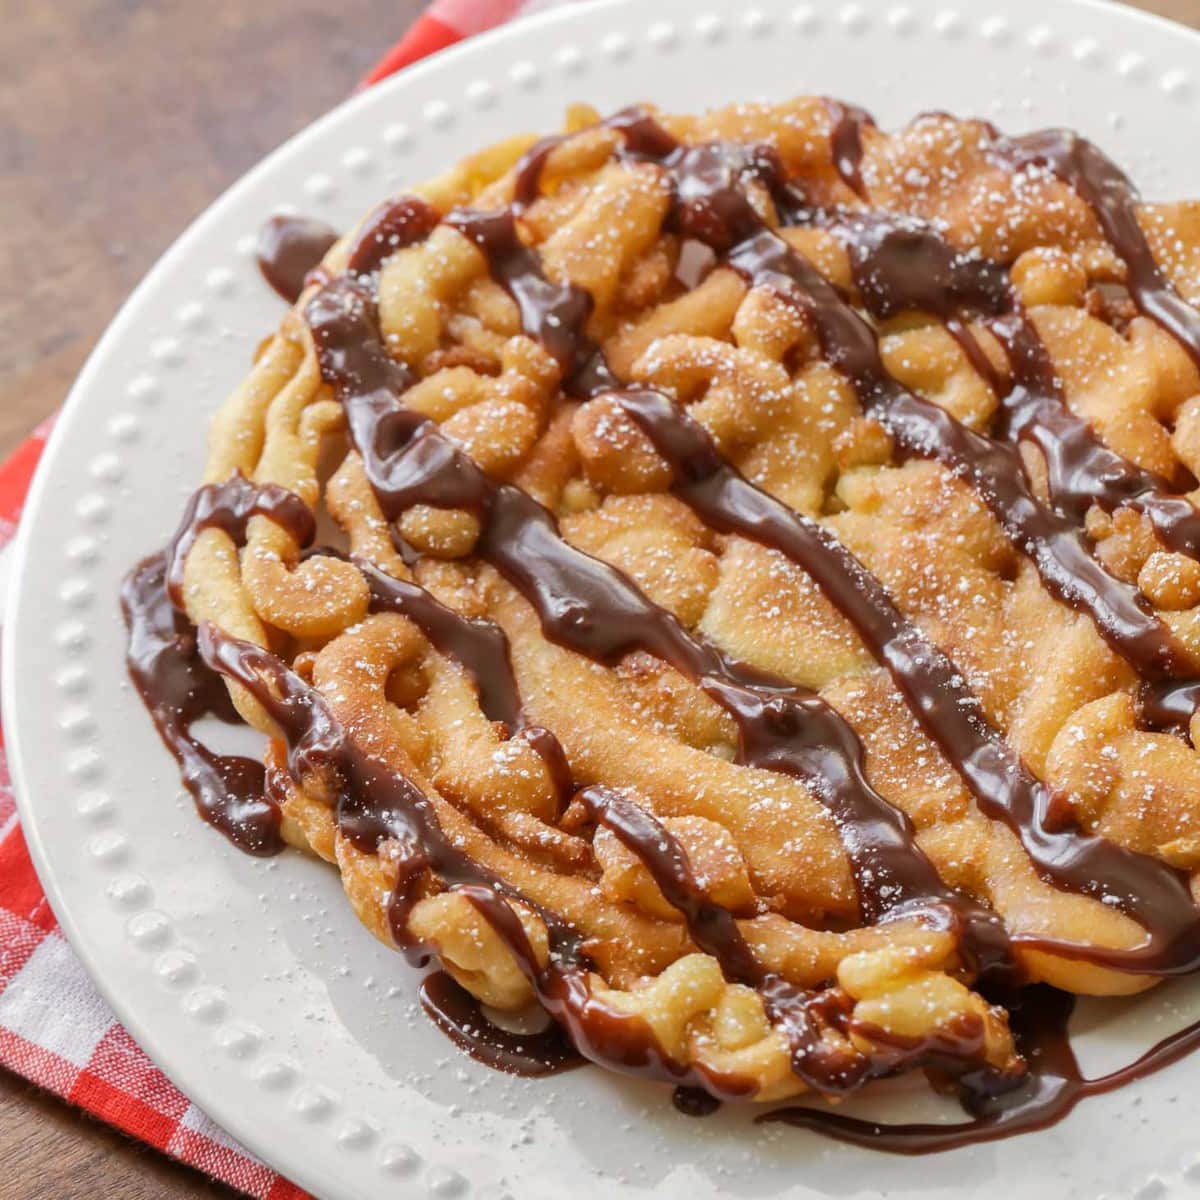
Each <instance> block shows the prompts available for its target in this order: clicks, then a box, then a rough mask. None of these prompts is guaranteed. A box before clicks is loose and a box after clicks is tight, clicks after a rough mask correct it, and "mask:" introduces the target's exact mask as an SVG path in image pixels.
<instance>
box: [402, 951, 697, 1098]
mask: <svg viewBox="0 0 1200 1200" xmlns="http://www.w3.org/2000/svg"><path fill="white" fill-rule="evenodd" d="M421 1007H422V1008H423V1009H424V1010H425V1012H426V1014H427V1015H428V1016H429V1018H430V1020H432V1021H433V1023H434V1024H435V1025H436V1026H437V1027H438V1028H439V1029H440V1030H441V1031H442V1032H443V1033H444V1034H445V1035H446V1036H447V1037H448V1038H449V1039H450V1040H451V1041H452V1042H453V1043H454V1044H455V1045H456V1046H458V1047H459V1048H460V1049H462V1050H465V1051H466V1052H467V1053H468V1054H469V1055H470V1056H471V1057H472V1058H473V1059H475V1061H476V1062H481V1063H483V1064H484V1065H485V1066H488V1067H493V1068H495V1069H496V1070H497V1071H504V1072H506V1073H507V1074H509V1075H524V1076H526V1077H530V1078H537V1079H540V1078H543V1077H544V1076H546V1075H557V1074H559V1073H560V1072H562V1071H569V1070H571V1069H572V1068H574V1067H581V1066H583V1064H584V1063H585V1062H586V1061H587V1060H586V1059H585V1058H584V1057H583V1055H581V1054H580V1053H579V1051H578V1050H576V1049H575V1047H574V1046H572V1045H571V1043H570V1041H568V1040H567V1035H566V1034H565V1033H563V1031H562V1027H561V1026H560V1025H555V1024H551V1025H549V1026H548V1027H547V1028H546V1029H545V1030H543V1031H541V1032H540V1033H513V1032H512V1031H511V1030H508V1029H504V1028H503V1027H502V1026H500V1025H497V1024H496V1022H495V1021H493V1020H492V1019H491V1018H490V1017H488V1016H487V1014H486V1013H485V1012H484V1011H483V1006H482V1005H481V1004H480V1003H479V1001H478V1000H476V999H475V997H474V996H472V995H471V993H470V992H468V991H467V990H466V988H464V987H460V986H459V985H458V984H457V983H455V982H454V980H453V979H452V978H451V977H450V976H449V975H448V974H446V972H445V971H436V972H434V974H432V975H429V976H427V977H426V978H425V979H423V980H422V981H421ZM700 1094H701V1095H703V1096H705V1097H707V1098H708V1099H709V1100H711V1101H712V1103H714V1104H718V1103H719V1101H716V1100H713V1098H712V1097H711V1096H708V1093H707V1092H701V1093H700Z"/></svg>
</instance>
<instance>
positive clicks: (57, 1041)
mask: <svg viewBox="0 0 1200 1200" xmlns="http://www.w3.org/2000/svg"><path fill="white" fill-rule="evenodd" d="M567 2H569V0H434V2H433V3H432V4H431V5H430V7H429V8H428V9H427V10H426V12H425V13H424V14H423V15H422V16H421V17H420V18H419V19H418V20H417V22H416V24H415V25H414V26H413V27H412V29H411V30H409V32H408V33H407V34H406V35H405V37H404V38H402V39H401V40H400V41H399V42H398V43H397V44H396V45H395V46H394V47H393V48H392V49H391V50H389V51H388V53H387V54H386V55H385V56H384V58H383V59H381V60H380V62H379V64H378V65H377V66H376V67H375V69H374V70H373V71H372V72H371V73H370V74H369V75H368V76H367V77H366V79H364V80H363V83H364V84H371V83H375V82H377V81H378V80H380V79H383V78H384V77H385V76H387V75H391V74H392V73H393V72H395V71H398V70H400V68H402V67H405V66H407V65H408V64H409V63H412V62H415V61H416V60H417V59H419V58H424V57H425V56H426V55H427V54H432V53H433V52H434V51H436V50H441V49H443V48H444V47H446V46H450V45H453V43H455V42H457V41H461V40H462V39H463V38H465V37H469V36H471V35H472V34H475V33H479V32H481V31H483V30H485V29H490V28H491V27H492V26H494V25H499V24H501V23H502V22H504V21H507V20H510V19H511V18H513V17H514V16H516V15H518V13H522V12H526V13H527V12H530V11H533V10H541V9H546V8H553V7H556V6H557V5H559V4H562V3H567ZM50 425H51V421H47V422H46V423H45V424H43V425H42V426H41V427H40V428H39V429H37V430H36V431H35V432H34V433H33V434H32V435H31V436H30V437H29V438H28V439H27V440H26V441H25V442H24V443H23V444H22V445H21V447H20V448H19V449H18V450H17V451H16V453H15V454H13V456H12V457H11V458H10V459H9V460H8V461H7V462H6V463H4V464H3V465H2V466H0V586H3V584H4V583H5V581H6V575H7V572H6V566H7V562H6V560H7V557H8V555H7V546H8V543H9V541H11V539H12V536H13V534H14V533H15V531H16V526H17V521H18V519H19V517H20V515H21V508H22V506H23V504H24V502H25V495H26V493H27V492H28V490H29V483H30V480H31V479H32V478H33V471H34V468H35V467H36V465H37V461H38V458H39V457H40V455H41V452H42V447H43V446H44V445H45V442H46V435H47V434H48V433H49V429H50ZM0 1065H2V1066H4V1067H7V1068H8V1069H9V1070H10V1071H15V1072H16V1073H17V1074H18V1075H23V1076H24V1077H25V1078H26V1079H28V1080H30V1081H31V1082H33V1083H36V1084H37V1085H38V1086H39V1087H43V1088H45V1089H47V1090H48V1091H51V1092H54V1093H56V1094H57V1095H59V1096H62V1097H63V1098H64V1099H66V1100H69V1101H70V1102H71V1103H72V1104H78V1105H79V1106H80V1107H81V1108H84V1109H86V1110H87V1111H88V1112H89V1113H91V1114H92V1115H93V1116H96V1117H99V1118H101V1119H102V1120H104V1121H107V1122H108V1123H109V1124H111V1125H115V1126H116V1127H117V1128H118V1129H122V1130H124V1131H125V1132H126V1133H128V1134H131V1135H132V1136H133V1137H135V1138H138V1139H139V1140H141V1141H143V1142H146V1143H148V1144H149V1145H151V1146H155V1147H157V1148H158V1149H159V1150H163V1151H165V1152H166V1153H167V1154H170V1155H172V1156H173V1157H175V1158H178V1159H181V1160H182V1161H183V1162H186V1163H189V1164H190V1165H192V1166H194V1167H198V1168H199V1169H200V1170H202V1171H205V1172H207V1173H208V1174H210V1175H213V1176H215V1177H216V1178H217V1179H220V1180H222V1181H223V1182H225V1183H227V1184H230V1185H231V1186H233V1187H235V1188H239V1189H240V1190H241V1191H243V1192H247V1193H248V1194H249V1195H251V1196H258V1197H269V1198H270V1200H293V1198H301V1200H302V1198H303V1197H304V1196H305V1193H304V1192H302V1191H301V1190H300V1189H299V1188H298V1187H296V1186H295V1185H294V1184H291V1183H289V1182H288V1181H287V1180H286V1179H283V1178H282V1177H281V1176H279V1175H277V1174H276V1173H275V1172H274V1171H272V1170H271V1169H270V1168H269V1167H267V1166H264V1165H263V1164H262V1163H261V1162H259V1161H258V1159H256V1158H254V1157H253V1156H252V1155H251V1154H249V1153H248V1152H247V1151H246V1150H244V1149H242V1147H241V1146H239V1145H238V1144H237V1143H236V1142H235V1141H233V1139H232V1138H230V1137H229V1136H228V1135H227V1134H226V1133H224V1131H222V1130H221V1129H219V1128H218V1127H217V1126H216V1125H214V1124H213V1123H212V1122H211V1121H210V1120H209V1119H208V1118H207V1117H206V1116H205V1115H204V1113H202V1112H201V1111H200V1110H199V1109H198V1108H197V1107H196V1106H195V1105H194V1104H192V1103H191V1101H189V1100H188V1098H187V1097H186V1096H184V1095H183V1094H182V1093H181V1092H180V1091H179V1090H178V1089H177V1088H175V1087H174V1085H172V1084H171V1083H170V1082H169V1081H168V1080H167V1077H166V1076H165V1075H163V1073H162V1072H161V1071H160V1070H158V1068H157V1067H155V1066H154V1064H153V1063H152V1062H151V1061H150V1060H149V1058H147V1057H146V1055H145V1054H144V1053H143V1051H142V1050H141V1049H140V1047H138V1045H137V1044H136V1043H135V1042H134V1041H133V1039H132V1038H131V1037H130V1036H129V1034H128V1033H126V1032H125V1030H124V1029H123V1028H122V1027H121V1026H120V1025H119V1024H118V1023H117V1021H116V1020H115V1019H114V1017H113V1014H112V1013H111V1012H110V1011H109V1008H108V1006H107V1005H106V1004H105V1003H104V1001H103V1000H102V999H101V998H100V996H99V994H98V993H97V992H96V989H95V988H94V987H93V986H92V981H91V980H90V979H89V978H88V975H87V972H86V971H85V970H84V969H83V967H82V966H81V964H80V962H79V960H78V959H77V958H76V957H75V955H74V954H73V953H72V951H71V948H70V946H68V945H67V942H66V940H65V939H64V938H63V935H62V933H61V932H60V930H59V928H58V922H57V921H56V920H55V919H54V914H53V912H51V911H50V905H49V904H48V903H47V901H46V897H45V895H43V893H42V888H41V885H40V884H39V883H38V878H37V875H36V874H35V872H34V869H33V864H32V863H31V862H30V861H29V854H28V852H27V851H26V848H25V839H24V837H23V836H22V833H21V827H20V825H19V824H18V822H17V814H16V807H15V805H14V802H13V795H12V787H11V785H10V783H9V777H8V767H7V764H6V762H5V759H4V750H3V737H2V734H0Z"/></svg>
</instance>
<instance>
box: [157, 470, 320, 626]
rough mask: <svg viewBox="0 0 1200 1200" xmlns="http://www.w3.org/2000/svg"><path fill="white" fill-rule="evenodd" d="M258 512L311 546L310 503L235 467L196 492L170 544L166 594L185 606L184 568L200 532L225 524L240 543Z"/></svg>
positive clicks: (313, 524) (299, 542)
mask: <svg viewBox="0 0 1200 1200" xmlns="http://www.w3.org/2000/svg"><path fill="white" fill-rule="evenodd" d="M255 516H263V517H269V518H270V519H271V520H272V521H274V522H275V524H276V525H280V526H282V527H283V528H284V529H285V530H286V531H287V532H288V533H289V534H290V535H291V537H292V538H293V540H294V541H295V543H296V545H297V546H307V545H308V544H309V542H311V541H312V539H313V534H314V533H315V532H316V528H317V524H316V520H315V519H314V517H313V515H312V510H311V509H310V508H309V507H308V505H307V504H305V503H304V501H303V500H301V499H300V497H299V496H297V495H296V494H295V493H293V492H289V491H288V490H287V488H283V487H280V486H279V485H278V484H277V483H267V484H256V483H251V482H250V480H248V479H247V478H246V477H245V476H244V475H243V474H242V473H241V471H235V472H234V473H233V474H232V475H231V476H230V477H229V478H228V479H226V480H225V481H224V482H222V483H208V484H205V485H204V486H203V487H202V488H199V489H197V490H196V491H195V492H194V493H193V494H192V498H191V499H190V500H189V501H188V505H187V508H186V509H185V510H184V514H183V520H182V521H180V523H179V528H178V530H176V533H175V536H174V537H173V538H172V539H171V541H170V544H169V545H168V547H167V595H168V596H169V598H170V600H171V603H172V604H174V605H175V607H176V608H180V609H182V608H183V569H184V565H185V564H186V562H187V556H188V554H189V552H190V551H191V549H192V547H193V546H194V545H195V544H196V539H197V538H198V537H199V536H200V534H201V533H203V532H204V531H205V530H206V529H221V530H223V531H224V532H225V533H227V534H228V535H229V537H230V538H232V539H233V541H234V542H235V543H236V544H237V545H239V546H241V545H244V544H245V541H246V528H247V526H248V525H249V523H250V518H251V517H255Z"/></svg>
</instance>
